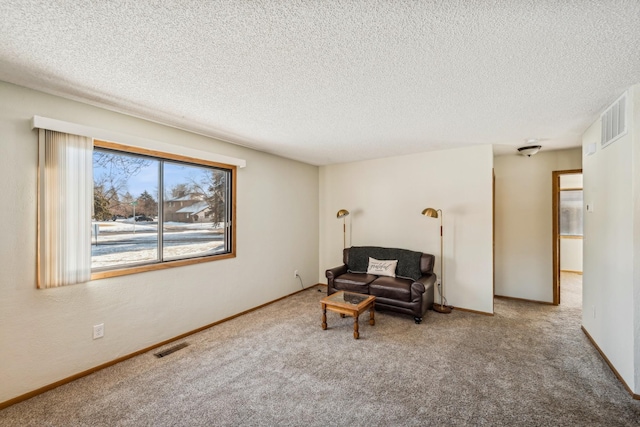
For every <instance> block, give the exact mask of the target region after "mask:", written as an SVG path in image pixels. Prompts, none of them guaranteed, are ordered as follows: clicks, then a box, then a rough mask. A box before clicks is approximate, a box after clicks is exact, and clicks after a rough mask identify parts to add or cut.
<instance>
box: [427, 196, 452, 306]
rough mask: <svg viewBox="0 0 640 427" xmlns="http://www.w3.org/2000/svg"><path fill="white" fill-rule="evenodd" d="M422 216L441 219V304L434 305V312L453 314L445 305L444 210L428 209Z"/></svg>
mask: <svg viewBox="0 0 640 427" xmlns="http://www.w3.org/2000/svg"><path fill="white" fill-rule="evenodd" d="M422 215H424V216H428V217H430V218H440V304H433V310H434V311H437V312H438V313H451V309H452V307H450V306H447V305H445V304H444V231H443V227H442V218H443V216H444V215H443V213H442V209H433V208H427V209H424V210H423V211H422Z"/></svg>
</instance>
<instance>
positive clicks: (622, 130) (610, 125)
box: [600, 92, 627, 147]
mask: <svg viewBox="0 0 640 427" xmlns="http://www.w3.org/2000/svg"><path fill="white" fill-rule="evenodd" d="M600 123H601V124H602V137H601V139H600V146H601V147H606V146H607V145H609V144H611V143H612V142H613V141H615V140H617V139H618V138H620V137H622V136H624V135H625V134H626V133H627V93H626V92H625V93H624V94H622V96H621V97H620V98H618V99H617V100H616V102H614V103H613V104H611V106H610V107H609V108H607V110H606V111H605V112H604V113H602V115H601V116H600Z"/></svg>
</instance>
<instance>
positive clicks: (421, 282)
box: [411, 273, 436, 301]
mask: <svg viewBox="0 0 640 427" xmlns="http://www.w3.org/2000/svg"><path fill="white" fill-rule="evenodd" d="M435 283H436V275H435V274H433V273H429V274H425V275H424V276H422V277H420V278H419V279H418V280H416V281H415V282H413V283H412V284H411V300H412V301H415V300H416V299H420V298H422V294H424V293H425V292H431V293H433V286H434V285H435Z"/></svg>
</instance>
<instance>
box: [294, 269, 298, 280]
mask: <svg viewBox="0 0 640 427" xmlns="http://www.w3.org/2000/svg"><path fill="white" fill-rule="evenodd" d="M297 277H298V270H294V271H293V278H294V279H295V278H297Z"/></svg>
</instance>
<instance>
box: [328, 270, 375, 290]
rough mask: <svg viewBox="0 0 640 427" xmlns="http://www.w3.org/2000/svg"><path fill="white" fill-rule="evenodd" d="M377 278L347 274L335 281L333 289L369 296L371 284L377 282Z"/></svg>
mask: <svg viewBox="0 0 640 427" xmlns="http://www.w3.org/2000/svg"><path fill="white" fill-rule="evenodd" d="M377 277H378V276H374V275H372V274H358V273H346V274H342V275H340V276H338V277H336V278H335V279H334V280H333V287H334V288H336V289H339V290H341V291H349V292H357V293H359V294H368V293H369V283H371V282H373V281H374V280H376V278H377Z"/></svg>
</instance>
